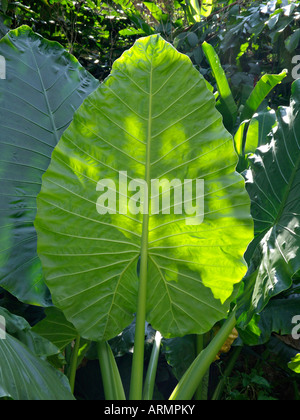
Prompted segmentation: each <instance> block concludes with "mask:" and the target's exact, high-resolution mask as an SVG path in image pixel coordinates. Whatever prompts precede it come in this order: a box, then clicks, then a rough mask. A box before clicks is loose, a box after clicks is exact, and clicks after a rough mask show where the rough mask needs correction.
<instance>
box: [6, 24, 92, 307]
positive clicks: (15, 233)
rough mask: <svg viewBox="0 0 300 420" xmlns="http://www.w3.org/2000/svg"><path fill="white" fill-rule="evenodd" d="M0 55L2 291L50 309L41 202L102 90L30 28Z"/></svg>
mask: <svg viewBox="0 0 300 420" xmlns="http://www.w3.org/2000/svg"><path fill="white" fill-rule="evenodd" d="M0 55H2V56H3V57H4V58H5V60H6V79H5V80H0V110H1V113H0V126H1V132H0V148H1V156H0V236H1V243H0V285H1V286H2V287H4V288H5V289H6V290H8V291H9V292H11V293H12V294H14V295H15V296H16V297H17V298H18V299H19V300H21V301H24V302H26V303H32V304H39V305H49V303H50V296H49V291H48V289H47V287H46V286H45V283H44V278H43V274H42V269H41V263H40V260H39V258H38V256H37V253H36V232H35V229H34V226H33V221H34V218H35V214H36V196H37V194H38V193H39V191H40V188H41V178H42V175H43V173H44V172H45V170H46V169H47V167H48V165H49V162H50V157H51V153H52V151H53V149H54V146H55V145H56V144H57V142H58V140H59V138H60V136H61V134H62V133H63V131H64V130H65V129H66V128H67V127H68V125H69V123H70V121H71V120H72V117H73V114H74V111H75V110H76V109H77V108H78V106H79V105H81V103H82V101H83V99H84V98H85V97H86V96H87V95H88V94H89V93H90V92H92V91H93V90H94V89H95V88H96V87H97V86H98V85H99V83H98V82H97V81H96V80H95V79H94V78H93V77H92V76H91V75H90V74H89V73H87V72H86V71H85V70H84V69H83V67H81V66H80V64H79V63H78V62H77V60H76V59H75V58H74V57H73V56H71V55H70V54H68V53H67V52H66V51H65V50H64V49H63V48H62V47H61V46H60V45H59V44H57V43H55V42H49V41H47V40H45V39H43V38H42V37H41V36H39V35H38V34H35V33H34V32H32V30H31V29H30V28H28V27H26V26H23V27H21V28H19V29H17V30H14V31H11V32H10V33H9V34H7V35H6V36H5V37H4V38H3V39H2V40H1V41H0Z"/></svg>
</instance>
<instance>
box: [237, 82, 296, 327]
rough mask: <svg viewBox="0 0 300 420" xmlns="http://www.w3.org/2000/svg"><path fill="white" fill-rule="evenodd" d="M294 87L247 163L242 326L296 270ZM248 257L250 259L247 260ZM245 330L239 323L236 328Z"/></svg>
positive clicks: (287, 286)
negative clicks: (250, 226)
mask: <svg viewBox="0 0 300 420" xmlns="http://www.w3.org/2000/svg"><path fill="white" fill-rule="evenodd" d="M299 111H300V81H299V80H297V81H295V82H294V83H293V85H292V97H291V104H290V107H281V108H280V109H279V110H278V112H277V120H278V127H276V129H275V130H274V131H273V134H272V138H271V141H270V143H268V144H267V145H264V146H261V147H259V148H258V149H257V150H256V153H255V154H253V155H252V156H250V157H249V159H250V162H251V167H250V169H249V170H248V172H247V174H246V178H247V189H248V192H249V195H250V197H251V199H252V209H251V212H252V215H253V218H254V222H255V236H256V237H255V239H254V241H253V244H251V246H249V251H250V250H251V252H249V256H248V255H247V259H248V258H249V259H251V264H250V269H249V272H248V273H247V276H246V278H245V283H246V289H245V290H248V297H249V299H248V298H247V303H244V305H243V311H244V312H245V313H246V312H247V314H248V316H247V322H248V321H249V320H250V319H251V317H252V315H253V314H254V313H255V312H260V311H261V310H262V309H263V308H264V307H265V306H266V304H267V303H268V301H269V299H270V298H271V297H273V296H275V295H277V294H279V293H280V292H282V291H284V290H286V289H288V288H289V287H290V286H291V284H292V281H293V278H295V277H296V276H299V270H300V112H299ZM250 254H252V257H251V255H250ZM251 284H252V286H251ZM241 325H245V322H244V321H243V323H241Z"/></svg>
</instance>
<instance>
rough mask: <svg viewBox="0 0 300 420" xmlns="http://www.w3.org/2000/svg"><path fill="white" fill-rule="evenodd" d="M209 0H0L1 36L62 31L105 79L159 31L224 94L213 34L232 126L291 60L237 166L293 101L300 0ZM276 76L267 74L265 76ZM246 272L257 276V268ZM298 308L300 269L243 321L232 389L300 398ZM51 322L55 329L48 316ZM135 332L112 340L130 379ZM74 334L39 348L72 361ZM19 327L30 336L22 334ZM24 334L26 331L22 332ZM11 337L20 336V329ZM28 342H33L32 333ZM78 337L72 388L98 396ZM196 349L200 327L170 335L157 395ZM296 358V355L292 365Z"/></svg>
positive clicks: (60, 37) (88, 351)
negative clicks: (295, 334) (61, 351)
mask: <svg viewBox="0 0 300 420" xmlns="http://www.w3.org/2000/svg"><path fill="white" fill-rule="evenodd" d="M205 3H206V2H204V1H203V2H202V9H200V4H198V2H195V1H188V0H187V1H184V0H175V1H170V0H164V1H134V0H132V1H129V0H115V1H113V0H107V1H105V2H103V1H100V0H97V1H94V0H88V1H70V0H62V1H58V0H38V1H11V0H1V1H0V37H2V36H4V35H5V34H6V33H7V32H8V31H9V30H10V29H14V28H18V27H19V26H21V25H23V24H26V25H28V26H30V27H31V28H32V29H33V30H34V31H35V32H37V33H39V34H41V35H42V36H44V37H45V38H46V39H49V40H54V41H58V42H59V43H60V44H61V45H62V46H63V47H64V48H65V49H66V50H67V51H68V52H70V53H71V54H73V55H74V56H75V57H76V58H77V59H78V60H79V62H80V63H81V64H82V65H83V66H84V67H85V68H86V69H87V70H88V71H89V72H90V73H92V75H93V76H94V77H95V78H96V79H99V80H100V81H103V80H104V79H105V78H106V77H107V76H108V74H109V73H110V70H111V67H112V64H113V62H114V61H115V60H116V59H117V58H118V57H120V55H121V54H122V53H123V52H124V51H125V50H126V49H128V48H129V47H131V46H132V45H133V43H134V41H135V40H136V39H137V38H139V37H141V36H145V35H149V34H153V33H160V34H161V35H162V36H163V37H164V38H165V39H166V40H167V41H169V42H171V43H172V44H173V45H174V46H175V47H176V48H177V49H178V51H180V52H182V53H184V54H187V55H188V56H189V57H190V58H191V60H192V62H193V64H194V66H195V67H196V68H197V69H198V70H199V71H200V72H201V73H202V74H203V75H204V77H205V78H206V79H207V81H208V82H209V83H210V84H211V85H212V86H213V88H214V91H217V90H218V91H219V94H221V91H220V85H218V80H217V78H216V74H215V73H214V71H213V69H212V67H211V65H210V64H211V63H210V62H209V59H208V56H207V53H205V50H204V49H203V47H202V45H203V43H204V42H205V41H206V42H207V43H209V44H210V45H211V46H213V47H214V50H215V52H216V53H217V55H218V57H219V59H220V63H221V65H222V68H223V70H224V72H225V75H226V79H227V81H228V87H229V90H230V92H231V94H232V100H233V101H234V103H235V104H236V119H235V120H234V121H233V123H232V126H231V129H230V131H231V133H232V134H233V135H237V133H239V132H240V131H239V129H240V127H241V124H242V123H243V121H244V118H243V116H244V115H245V112H244V109H245V106H247V99H248V98H249V96H250V94H251V92H252V91H253V89H254V88H255V86H257V85H258V82H259V81H260V79H261V77H262V76H263V75H267V74H273V75H279V74H280V73H282V72H283V70H287V76H286V77H283V78H281V83H278V84H277V83H274V84H273V85H271V87H270V89H269V91H268V92H269V93H268V95H267V96H266V97H264V98H262V101H261V102H260V103H259V108H258V109H257V111H258V114H255V116H254V117H253V115H251V117H253V118H251V117H250V120H251V121H250V129H249V128H248V126H247V129H248V131H247V130H246V131H245V132H244V131H243V136H244V137H243V139H244V140H243V141H244V142H245V141H246V140H247V143H246V145H245V144H244V146H246V147H245V148H244V149H243V153H242V150H241V153H240V170H243V169H245V168H246V167H248V165H249V162H250V161H249V160H248V157H247V153H250V152H255V149H256V146H258V145H260V144H261V143H259V144H257V143H256V144H255V142H254V143H251V141H250V140H251V138H252V136H253V132H254V131H255V125H256V121H259V123H261V121H263V122H265V121H266V122H267V124H268V127H269V128H270V129H271V128H272V127H273V126H274V124H275V125H276V116H275V111H276V112H277V109H278V106H289V104H290V96H291V91H292V88H291V87H292V82H293V77H292V70H293V67H294V66H295V62H294V61H293V58H294V57H295V56H297V55H300V43H299V41H300V25H299V19H300V2H299V1H289V0H278V1H276V0H271V1H253V0H247V1H242V0H238V1H234V0H228V1H214V2H213V6H212V7H211V8H210V7H207V6H205ZM193 5H194V7H193ZM195 5H199V9H198V8H195ZM269 82H270V80H269V79H268V80H267V81H266V83H269ZM232 103H233V102H232ZM224 115H225V114H224ZM242 127H243V128H244V126H242ZM270 129H269V130H268V131H266V132H265V135H262V136H261V139H260V141H261V142H263V141H265V142H266V141H267V134H268V133H269V131H270ZM253 130H254V131H253ZM252 146H253V147H252ZM250 253H251V249H250V251H249V253H248V257H249V258H250ZM248 280H249V283H248V284H250V283H251V272H250V277H249V279H248ZM246 287H247V283H246ZM0 298H1V300H0V305H1V306H2V307H3V308H6V309H8V310H10V311H11V312H12V313H14V314H16V315H20V316H22V317H24V318H26V319H27V321H28V322H29V324H30V325H31V326H33V325H35V324H36V323H37V322H38V321H40V320H41V319H42V318H43V317H44V316H45V313H44V310H43V309H42V308H39V307H33V306H30V305H26V304H23V303H22V302H19V301H18V300H17V299H16V298H15V297H14V296H12V295H10V294H9V293H8V292H6V291H4V290H3V289H0ZM283 308H285V310H283ZM287 308H289V309H287ZM296 308H299V275H296V276H295V277H294V279H293V282H292V285H291V286H290V285H289V286H288V287H287V288H286V290H283V291H280V293H279V294H278V295H275V296H272V299H270V301H269V303H268V305H267V306H266V307H265V308H264V309H263V311H262V312H261V314H260V315H259V316H258V315H257V316H254V317H253V318H252V319H251V322H250V324H249V325H248V327H247V328H246V329H244V330H240V331H239V333H240V337H239V340H240V341H237V342H236V343H235V344H236V345H237V344H240V343H241V340H243V341H244V343H247V346H245V347H244V350H243V352H242V353H241V355H240V358H239V360H238V363H237V364H236V368H235V370H234V372H233V375H232V376H231V378H230V379H226V381H225V383H224V388H225V394H224V395H225V398H228V399H289V398H293V399H297V398H298V399H299V398H300V397H299V374H297V369H298V368H297V367H295V368H294V369H293V370H291V368H290V369H289V368H288V367H287V363H288V362H289V361H290V360H291V359H292V358H294V360H295V362H294V363H295V364H296V366H299V365H298V364H297V363H296V361H297V356H296V354H297V353H299V347H298V346H299V343H295V342H292V341H291V340H290V333H291V329H290V328H287V325H288V324H289V322H290V321H289V320H290V318H291V316H292V315H293V314H295V311H296V310H297V309H296ZM48 310H49V309H47V311H48ZM278 311H280V313H281V314H282V317H281V318H280V319H278V317H275V316H274V314H276V313H278ZM50 315H51V317H53V318H52V319H53V320H55V322H60V323H61V324H64V323H65V321H64V320H61V314H58V313H51V309H50ZM51 317H50V318H48V319H51ZM14 322H15V320H14ZM24 328H25V327H24ZM26 329H27V330H28V329H30V326H29V325H26ZM45 329H46V330H47V329H48V332H49V326H46V328H45ZM13 331H15V329H13ZM17 331H18V330H17ZM43 331H45V330H44V329H43V328H41V327H37V332H38V333H39V334H41V335H43ZM133 332H134V323H133V324H132V325H131V326H130V327H128V328H126V329H125V330H124V332H123V333H122V335H121V336H119V337H117V338H116V339H113V340H112V341H111V346H112V349H113V351H114V353H115V355H116V356H117V361H118V366H119V368H120V371H121V376H122V379H123V382H124V384H125V388H126V381H127V379H126V378H128V377H129V376H130V375H129V372H130V363H131V358H132V346H133ZM258 333H261V334H260V335H259V334H258ZM12 334H16V333H15V332H13V333H12ZM68 334H69V338H67V339H66V343H67V344H66V346H67V347H66V351H65V360H61V359H60V358H59V357H58V356H57V354H58V352H55V349H54V350H53V349H51V350H52V351H51V352H49V351H46V350H45V351H43V352H42V354H43V355H44V357H47V358H48V360H51V363H52V364H53V365H55V366H56V367H57V366H60V367H62V366H64V364H65V363H66V362H67V361H68V357H69V354H68V352H69V350H70V345H71V344H70V343H71V341H72V340H73V339H74V338H75V336H74V335H72V333H71V334H70V331H69V332H68ZM22 337H23V339H24V336H22ZM17 338H18V339H20V335H19V336H18V337H17ZM47 338H49V337H47ZM52 339H53V337H52ZM153 340H154V331H153V330H152V329H151V326H148V329H147V336H146V357H145V363H146V365H147V363H148V361H149V358H150V349H151V344H152V343H153ZM54 341H55V339H54ZM52 342H53V340H52ZM9 344H10V345H13V344H14V341H13V339H12V340H11V342H10V343H9ZM25 344H26V345H28V342H25ZM56 344H58V343H56ZM81 345H82V355H83V356H82V361H81V365H80V369H79V370H78V375H77V382H76V389H75V395H76V396H77V397H78V398H82V399H101V398H103V391H102V388H101V383H98V381H99V377H100V373H99V372H98V369H99V368H98V362H97V361H96V360H95V359H96V358H97V355H96V351H95V349H94V348H93V346H91V347H89V348H85V343H84V342H82V343H81ZM68 346H69V347H68ZM58 347H59V346H58ZM68 349H69V350H68ZM34 351H35V350H34ZM195 355H196V344H195V340H194V337H193V336H188V337H183V338H180V339H171V340H164V341H163V353H162V355H161V357H160V359H159V368H158V376H157V379H156V389H155V393H156V397H157V398H168V395H169V394H170V391H171V390H172V389H173V387H174V384H176V381H177V380H178V379H180V377H181V376H182V373H183V372H184V371H185V370H186V368H187V367H188V366H189V364H190V363H191V361H192V360H193V358H194V357H195ZM229 356H230V354H229ZM28 357H30V356H28ZM227 359H228V356H227V355H223V356H221V360H220V361H219V362H218V363H217V364H215V365H214V366H213V367H212V369H211V376H212V381H211V384H212V385H211V386H212V389H209V394H210V396H212V393H213V385H214V380H215V378H217V377H218V376H219V374H220V372H221V375H223V373H224V368H223V366H224V365H225V362H227ZM293 366H294V365H293V364H290V367H293ZM91 384H93V385H91Z"/></svg>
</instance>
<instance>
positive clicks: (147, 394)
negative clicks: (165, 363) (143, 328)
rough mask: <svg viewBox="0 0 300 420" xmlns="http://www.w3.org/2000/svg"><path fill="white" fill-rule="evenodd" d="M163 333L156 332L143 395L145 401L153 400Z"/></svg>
mask: <svg viewBox="0 0 300 420" xmlns="http://www.w3.org/2000/svg"><path fill="white" fill-rule="evenodd" d="M161 339H162V336H161V333H160V332H159V331H156V334H155V340H154V343H153V348H152V352H151V357H150V362H149V366H148V370H147V376H146V379H145V383H144V393H143V400H152V398H153V390H154V384H155V377H156V371H157V364H158V358H159V352H160V345H161Z"/></svg>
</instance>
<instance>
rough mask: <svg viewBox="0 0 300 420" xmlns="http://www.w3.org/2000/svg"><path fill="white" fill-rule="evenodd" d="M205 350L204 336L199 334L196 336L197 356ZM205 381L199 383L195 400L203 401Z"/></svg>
mask: <svg viewBox="0 0 300 420" xmlns="http://www.w3.org/2000/svg"><path fill="white" fill-rule="evenodd" d="M203 349H204V334H197V335H196V354H197V355H198V354H200V353H201V352H202V350H203ZM203 385H204V384H203V380H202V381H201V382H200V383H199V385H198V387H197V390H196V392H195V400H197V401H201V400H202V396H203V394H202V392H203Z"/></svg>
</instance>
